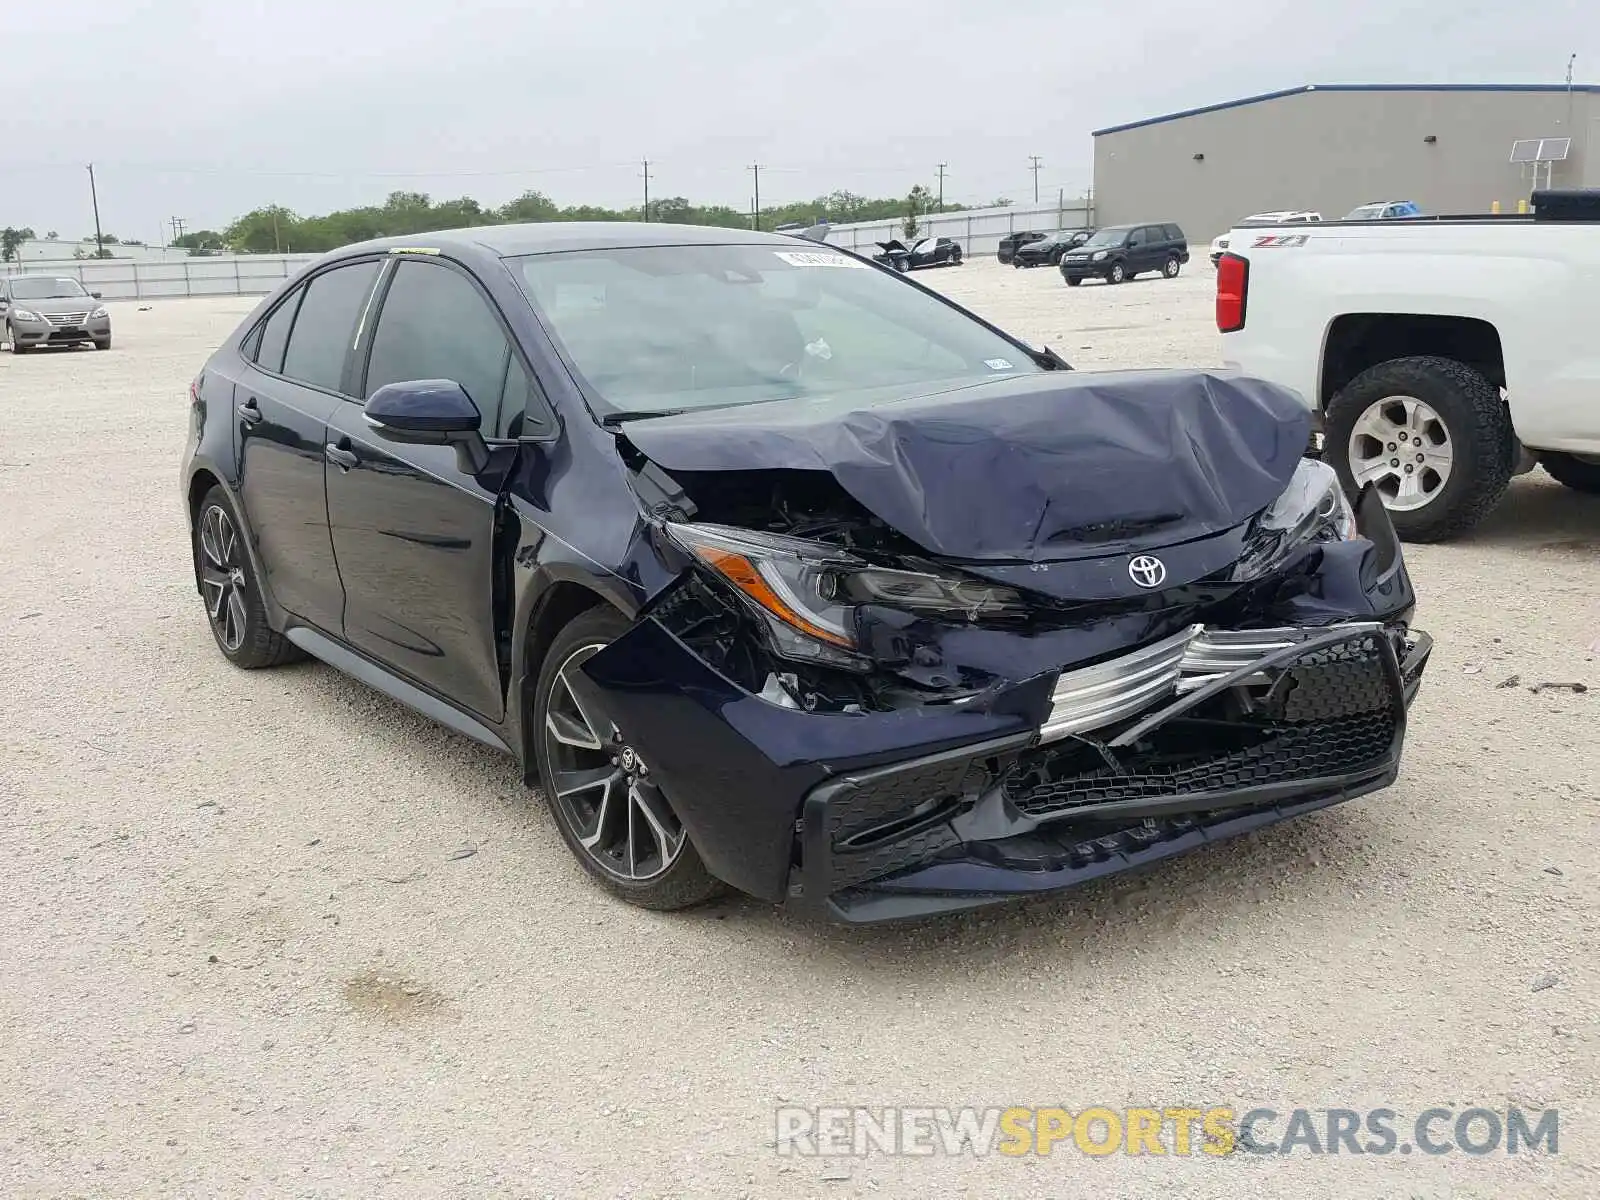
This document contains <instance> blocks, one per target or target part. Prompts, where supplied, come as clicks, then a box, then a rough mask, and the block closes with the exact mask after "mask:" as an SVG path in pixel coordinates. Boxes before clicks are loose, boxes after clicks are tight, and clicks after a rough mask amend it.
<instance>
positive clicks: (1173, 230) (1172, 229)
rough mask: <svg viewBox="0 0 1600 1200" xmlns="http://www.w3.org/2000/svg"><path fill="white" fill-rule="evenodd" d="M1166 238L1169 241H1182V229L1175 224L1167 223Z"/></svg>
mask: <svg viewBox="0 0 1600 1200" xmlns="http://www.w3.org/2000/svg"><path fill="white" fill-rule="evenodd" d="M1167 240H1168V241H1169V242H1181V241H1183V230H1181V229H1179V228H1178V227H1177V226H1176V225H1168V226H1167Z"/></svg>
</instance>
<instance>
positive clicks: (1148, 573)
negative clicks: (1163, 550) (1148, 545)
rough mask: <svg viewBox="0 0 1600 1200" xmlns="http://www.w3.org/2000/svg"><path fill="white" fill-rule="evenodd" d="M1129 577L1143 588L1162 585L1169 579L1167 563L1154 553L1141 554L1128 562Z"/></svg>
mask: <svg viewBox="0 0 1600 1200" xmlns="http://www.w3.org/2000/svg"><path fill="white" fill-rule="evenodd" d="M1128 577H1129V578H1130V579H1132V580H1133V581H1134V582H1135V583H1137V584H1138V585H1139V586H1140V587H1142V588H1157V587H1160V586H1161V585H1162V584H1163V583H1165V582H1166V579H1167V564H1166V563H1164V562H1162V561H1161V560H1160V559H1159V558H1156V557H1155V556H1154V555H1152V554H1140V555H1137V556H1136V557H1134V558H1133V559H1131V560H1130V561H1129V562H1128Z"/></svg>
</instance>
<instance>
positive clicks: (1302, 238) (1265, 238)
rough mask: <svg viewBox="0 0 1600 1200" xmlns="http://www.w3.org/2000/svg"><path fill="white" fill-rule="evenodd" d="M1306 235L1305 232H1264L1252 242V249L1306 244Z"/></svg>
mask: <svg viewBox="0 0 1600 1200" xmlns="http://www.w3.org/2000/svg"><path fill="white" fill-rule="evenodd" d="M1306 240H1307V239H1306V235H1305V234H1303V233H1264V234H1262V235H1261V236H1260V237H1258V238H1256V240H1255V241H1253V242H1251V243H1250V249H1252V250H1260V249H1262V248H1263V247H1267V246H1274V247H1276V246H1304V245H1305V244H1306Z"/></svg>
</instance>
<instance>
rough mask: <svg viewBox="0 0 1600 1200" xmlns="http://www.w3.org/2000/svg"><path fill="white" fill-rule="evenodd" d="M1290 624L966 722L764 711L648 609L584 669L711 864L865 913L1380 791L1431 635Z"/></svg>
mask: <svg viewBox="0 0 1600 1200" xmlns="http://www.w3.org/2000/svg"><path fill="white" fill-rule="evenodd" d="M1195 628H1198V627H1195ZM1191 632H1193V631H1191ZM1289 632H1290V631H1275V632H1274V634H1273V635H1272V636H1267V635H1266V634H1265V633H1263V634H1262V635H1261V636H1256V635H1247V634H1226V633H1224V634H1216V635H1215V637H1214V638H1213V639H1212V640H1210V641H1207V640H1206V639H1205V638H1198V639H1195V640H1193V641H1192V642H1190V643H1186V644H1184V645H1179V646H1177V647H1176V650H1175V652H1174V644H1175V639H1168V641H1167V642H1166V643H1161V644H1158V645H1156V646H1147V647H1144V648H1142V649H1141V650H1139V651H1135V652H1134V653H1132V654H1129V655H1125V656H1122V658H1120V659H1117V660H1113V662H1111V663H1105V664H1100V665H1099V666H1097V667H1091V668H1087V669H1085V670H1078V671H1073V672H1071V673H1069V674H1066V675H1060V676H1053V675H1051V674H1046V675H1042V676H1039V677H1036V678H1035V679H1034V680H1029V681H1024V682H1023V683H1022V684H1019V685H1017V687H1016V689H1015V691H1014V694H1012V695H1010V696H1009V697H1008V698H1007V699H1006V700H1005V701H1004V702H997V703H995V704H992V705H990V706H989V707H988V708H987V709H986V711H984V712H982V713H978V712H961V711H951V710H950V709H948V708H946V709H943V710H938V711H936V710H934V709H931V708H930V709H922V710H910V711H904V712H895V713H888V714H873V715H870V716H861V715H849V714H829V713H806V712H800V711H793V710H788V709H784V708H780V707H778V706H776V705H772V704H769V703H767V702H765V701H762V700H760V699H758V698H756V697H753V696H750V695H749V694H748V693H745V692H742V691H740V690H739V689H737V688H736V687H734V686H733V685H732V684H730V683H729V682H728V681H727V680H725V679H723V678H722V677H721V676H720V675H718V674H717V673H716V672H714V671H712V670H711V669H710V668H709V667H706V666H705V664H703V663H702V662H701V661H700V660H699V659H698V657H697V656H695V655H694V654H693V653H692V652H691V651H689V650H688V648H687V647H685V646H684V645H683V644H682V643H681V642H679V641H678V640H677V638H676V637H674V636H673V635H672V634H671V633H669V632H667V630H666V629H664V628H663V627H662V626H661V625H660V624H659V623H657V622H656V621H655V620H654V619H649V620H646V621H643V622H641V623H640V624H639V625H638V626H636V627H635V629H634V630H633V631H632V632H630V633H629V634H628V635H626V636H625V637H623V638H622V639H619V640H618V641H617V642H615V643H613V645H612V646H611V647H610V648H609V649H607V650H606V651H602V652H601V653H600V654H597V655H595V656H594V658H592V659H590V660H589V663H588V664H587V665H586V667H585V671H586V672H587V673H588V674H589V675H590V677H591V678H592V679H594V680H595V682H596V683H597V684H599V685H600V687H601V689H602V691H603V692H604V693H605V695H606V705H607V710H608V712H609V713H610V714H611V715H612V718H613V719H614V720H615V721H616V722H617V723H618V725H619V727H620V728H622V729H623V730H624V732H625V734H626V736H627V737H628V739H629V741H630V743H631V744H633V745H634V746H636V747H638V748H639V749H640V750H641V751H642V752H643V753H644V754H645V755H646V757H647V758H648V759H649V761H650V764H651V769H652V771H653V772H655V774H656V776H657V778H658V779H659V780H660V782H661V783H662V784H663V786H664V787H665V788H666V790H667V793H668V795H670V796H671V797H672V798H673V802H674V805H675V806H676V807H677V808H678V809H679V815H680V817H681V818H682V820H683V822H684V824H685V826H686V827H687V828H688V830H689V832H690V834H691V836H692V837H693V839H694V841H695V844H696V846H697V848H699V850H700V851H701V855H702V857H703V858H704V859H705V860H706V864H707V866H708V867H709V868H710V869H711V870H712V872H713V873H714V874H716V875H718V876H719V877H721V878H723V879H725V880H727V881H728V882H730V883H732V884H734V885H735V886H737V887H740V888H742V889H743V890H745V891H748V892H751V893H753V894H756V895H764V896H767V897H768V898H771V899H774V900H777V899H785V900H787V902H788V903H789V904H790V905H791V906H792V907H794V908H797V909H801V910H804V911H807V912H810V913H813V914H816V915H819V916H823V917H826V918H828V919H832V920H835V921H842V922H847V923H870V922H877V921H884V920H894V919H900V918H906V917H915V916H924V915H929V914H935V913H943V912H951V911H956V910H961V909H970V908H979V907H983V906H986V905H990V904H994V903H998V902H1001V901H1005V900H1010V899H1015V898H1018V897H1023V896H1029V895H1037V894H1041V893H1046V892H1054V891H1060V890H1062V889H1065V888H1070V887H1073V886H1075V885H1077V884H1079V883H1083V882H1085V881H1087V880H1089V879H1093V878H1097V877H1099V876H1102V875H1108V874H1112V873H1115V872H1118V871H1122V870H1127V869H1130V868H1133V867H1138V866H1142V865H1145V864H1147V863H1150V862H1154V861H1157V860H1159V859H1162V858H1166V857H1170V856H1172V855H1175V854H1180V853H1183V852H1185V851H1187V850H1189V849H1192V848H1194V847H1196V846H1198V845H1201V844H1204V843H1206V842H1210V841H1215V840H1218V839H1220V838H1224V837H1230V836H1233V835H1234V834H1237V833H1243V832H1247V831H1249V830H1253V829H1259V828H1262V827H1264V826H1266V825H1271V824H1274V823H1276V822H1278V821H1282V820H1285V819H1288V818H1290V817H1293V816H1297V815H1300V814H1302V813H1305V812H1311V811H1314V810H1316V809H1319V808H1324V807H1327V806H1329V805H1332V804H1337V803H1339V802H1341V801H1343V800H1348V799H1351V798H1353V797H1356V796H1359V795H1362V794H1364V793H1367V792H1371V791H1374V790H1377V789H1379V788H1382V787H1385V786H1387V785H1388V784H1389V783H1391V782H1393V780H1394V778H1395V776H1396V773H1397V771H1398V769H1399V760H1400V752H1401V746H1402V742H1403V739H1404V732H1405V718H1406V710H1407V708H1408V706H1409V705H1410V703H1411V700H1412V698H1413V697H1414V696H1415V694H1416V691H1417V688H1418V686H1419V685H1420V683H1421V678H1422V673H1423V670H1424V668H1425V666H1426V663H1427V659H1428V655H1429V652H1430V650H1431V645H1432V643H1431V641H1430V639H1428V637H1427V636H1426V635H1425V634H1420V633H1414V632H1413V633H1407V632H1406V631H1405V630H1404V628H1403V627H1401V626H1385V625H1383V624H1381V623H1379V622H1360V623H1348V624H1343V625H1338V626H1329V627H1311V628H1304V629H1299V630H1295V631H1292V636H1278V635H1280V634H1289ZM774 872H777V873H778V874H777V879H778V880H781V881H783V882H780V883H778V884H777V886H774V882H775V880H774Z"/></svg>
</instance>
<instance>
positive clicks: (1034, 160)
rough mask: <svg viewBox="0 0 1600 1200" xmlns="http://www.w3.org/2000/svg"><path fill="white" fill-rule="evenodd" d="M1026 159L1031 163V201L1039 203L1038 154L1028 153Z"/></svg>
mask: <svg viewBox="0 0 1600 1200" xmlns="http://www.w3.org/2000/svg"><path fill="white" fill-rule="evenodd" d="M1028 159H1029V161H1030V162H1032V163H1033V202H1034V203H1035V204H1037V203H1039V167H1040V161H1039V156H1038V155H1037V154H1030V155H1028Z"/></svg>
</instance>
